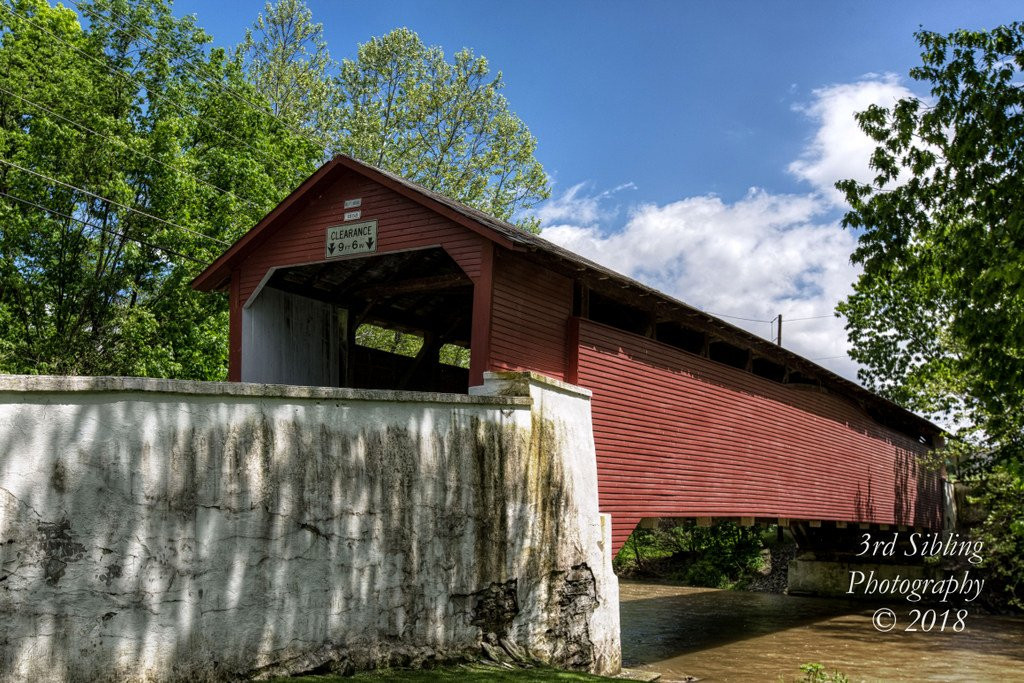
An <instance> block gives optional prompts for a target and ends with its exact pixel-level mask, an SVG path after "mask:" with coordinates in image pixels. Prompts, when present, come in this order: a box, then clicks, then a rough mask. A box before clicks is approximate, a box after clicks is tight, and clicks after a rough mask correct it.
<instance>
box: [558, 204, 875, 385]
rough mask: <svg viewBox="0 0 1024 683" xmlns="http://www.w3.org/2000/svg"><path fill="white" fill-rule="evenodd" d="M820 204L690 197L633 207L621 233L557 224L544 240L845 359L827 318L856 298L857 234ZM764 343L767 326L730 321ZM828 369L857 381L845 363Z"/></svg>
mask: <svg viewBox="0 0 1024 683" xmlns="http://www.w3.org/2000/svg"><path fill="white" fill-rule="evenodd" d="M829 208H830V207H829V205H828V203H827V202H824V201H823V200H821V199H820V198H818V197H816V196H813V195H772V194H769V193H767V192H764V191H763V190H757V189H752V190H750V191H749V192H748V193H747V195H746V196H745V197H744V198H743V199H741V200H739V201H738V202H735V203H731V204H729V203H725V202H723V201H722V200H721V199H719V198H718V197H714V196H702V197H691V198H688V199H684V200H681V201H678V202H673V203H671V204H667V205H664V206H656V205H643V206H640V207H638V208H636V209H635V210H634V211H633V213H632V215H631V217H630V218H629V220H628V222H627V223H626V225H625V226H623V227H622V228H621V229H620V230H616V231H614V232H612V233H609V234H603V233H602V232H601V231H600V229H599V228H598V227H596V226H573V225H558V226H552V227H550V228H546V229H545V230H544V231H543V233H541V236H542V237H544V238H546V239H549V240H551V241H552V242H556V243H557V244H560V245H562V246H564V247H566V248H568V249H571V250H573V251H575V252H577V253H579V254H582V255H584V256H586V257H588V258H590V259H592V260H594V261H597V262H599V263H602V264H604V265H606V266H608V267H610V268H613V269H615V270H617V271H619V272H622V273H625V274H627V275H630V276H632V277H635V278H637V279H639V280H641V281H643V282H645V283H647V284H649V285H651V286H652V287H655V288H657V289H659V290H661V291H664V292H666V293H668V294H671V295H672V296H675V297H677V298H679V299H681V300H683V301H686V302H687V303H689V304H691V305H695V306H698V307H700V308H702V309H704V310H706V311H709V312H712V313H719V314H725V315H737V316H742V317H745V318H754V319H758V320H763V321H768V320H770V319H772V318H774V317H775V316H776V315H777V314H778V313H780V312H782V313H783V342H784V345H785V346H786V347H787V348H789V349H791V350H793V351H796V352H797V353H800V354H801V355H804V356H806V357H808V358H822V357H832V356H844V355H845V353H846V349H847V346H846V335H845V332H844V331H843V323H842V321H840V320H837V319H835V318H832V317H828V318H817V319H814V320H793V321H792V322H786V320H787V319H792V318H808V317H812V316H820V315H827V314H830V313H831V312H832V309H833V308H834V307H835V304H836V302H837V301H839V299H841V298H843V297H845V296H846V295H847V294H848V293H849V291H850V285H851V283H852V282H853V280H854V278H855V277H856V270H855V268H854V267H853V266H852V265H851V264H850V262H849V255H850V252H851V251H852V249H853V247H854V243H855V240H854V238H853V236H852V235H850V234H849V233H848V232H846V231H844V230H843V229H842V228H841V227H840V226H839V225H838V224H837V223H836V222H835V221H830V220H828V219H827V218H826V216H827V214H828V213H829ZM727 321H728V322H730V323H732V324H734V325H737V326H738V327H743V328H745V329H747V330H749V331H751V332H754V333H756V334H759V335H761V336H763V337H769V336H770V335H771V329H770V325H769V324H768V323H767V322H749V321H743V320H735V319H727ZM821 364H822V365H825V366H826V367H829V368H831V369H833V370H834V371H836V372H840V373H841V374H843V375H845V376H847V377H851V378H853V377H854V376H855V375H856V367H855V366H854V365H853V363H852V362H851V361H849V360H847V359H845V358H840V359H830V360H829V361H824V360H823V361H821Z"/></svg>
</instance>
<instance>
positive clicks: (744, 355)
mask: <svg viewBox="0 0 1024 683" xmlns="http://www.w3.org/2000/svg"><path fill="white" fill-rule="evenodd" d="M708 356H709V357H710V358H711V360H713V361H717V362H719V363H723V364H725V365H729V366H731V367H734V368H739V369H740V370H746V369H747V362H748V360H749V358H750V353H749V352H748V351H747V350H746V349H741V348H739V347H738V346H733V345H732V344H728V343H726V342H714V343H712V344H711V346H710V348H709V350H708Z"/></svg>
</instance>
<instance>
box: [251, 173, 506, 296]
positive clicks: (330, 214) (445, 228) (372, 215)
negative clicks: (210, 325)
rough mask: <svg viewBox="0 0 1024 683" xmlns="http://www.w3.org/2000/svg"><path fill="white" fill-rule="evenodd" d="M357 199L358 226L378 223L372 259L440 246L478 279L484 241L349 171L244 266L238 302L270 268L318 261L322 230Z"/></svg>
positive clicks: (337, 221)
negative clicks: (367, 221) (376, 242)
mask: <svg viewBox="0 0 1024 683" xmlns="http://www.w3.org/2000/svg"><path fill="white" fill-rule="evenodd" d="M356 197H359V198H361V199H362V200H363V201H362V205H361V206H360V207H359V210H360V211H361V212H362V217H361V218H360V219H359V220H360V221H366V220H372V219H376V220H377V239H378V241H379V244H378V247H377V251H376V252H375V254H386V253H388V252H396V251H405V250H408V249H418V248H423V247H432V246H441V247H443V248H444V250H445V251H446V252H448V254H449V255H450V256H451V257H452V259H453V260H454V261H455V262H456V263H458V264H459V266H460V267H461V268H462V269H463V270H464V271H465V272H466V274H467V275H468V276H469V277H470V278H472V279H473V280H474V282H475V281H476V280H477V278H479V276H480V270H481V249H482V246H483V244H484V243H485V242H486V240H485V239H484V238H483V237H481V236H480V235H477V234H475V233H473V232H471V231H469V230H467V229H466V228H464V227H462V226H460V225H457V224H455V223H454V222H452V221H451V220H449V219H447V218H445V217H443V216H441V215H440V214H438V213H437V212H435V211H431V210H430V209H428V208H426V207H424V206H422V205H421V204H418V203H416V202H414V201H412V200H410V199H408V198H406V197H403V196H402V195H400V194H398V193H397V192H394V191H393V190H390V189H388V188H386V187H384V186H383V185H381V184H380V183H376V182H373V181H371V180H369V179H367V178H364V177H362V176H360V175H358V174H356V173H353V172H350V171H348V172H342V173H339V176H338V177H337V179H335V180H333V181H332V182H330V183H329V184H327V185H326V186H325V187H324V190H323V192H322V193H321V194H320V195H319V197H318V198H317V199H316V201H311V202H309V203H308V204H307V205H306V206H305V207H304V208H303V209H301V210H300V211H299V212H297V213H296V215H295V216H294V217H292V218H291V219H290V220H288V221H287V222H285V223H284V224H282V225H281V226H280V227H278V228H276V229H275V230H274V232H273V233H272V234H271V235H269V236H268V237H267V238H266V239H265V240H264V241H263V242H262V243H261V244H260V245H259V246H258V247H256V248H255V249H254V250H253V251H252V252H251V253H250V255H249V257H248V258H246V259H245V260H244V262H243V263H242V264H241V268H240V271H241V272H240V282H239V296H241V298H242V301H243V302H245V301H247V300H248V298H249V296H250V295H251V294H252V292H253V291H254V290H255V289H256V288H257V287H258V286H259V284H260V282H261V281H262V280H263V278H264V276H265V275H266V274H267V272H268V271H269V270H270V269H271V268H273V267H282V266H290V265H299V264H303V263H316V262H319V261H323V260H324V245H325V242H326V237H325V234H326V230H327V228H329V227H331V226H334V225H340V224H341V223H342V218H343V215H344V213H345V208H344V200H346V199H354V198H356ZM353 222H356V221H353ZM375 254H374V255H375ZM369 255H370V254H360V255H358V256H352V257H349V258H360V257H361V256H369Z"/></svg>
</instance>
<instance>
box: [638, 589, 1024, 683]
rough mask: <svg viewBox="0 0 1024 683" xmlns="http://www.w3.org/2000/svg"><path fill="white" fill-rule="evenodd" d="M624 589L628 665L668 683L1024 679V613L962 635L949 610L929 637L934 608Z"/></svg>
mask: <svg viewBox="0 0 1024 683" xmlns="http://www.w3.org/2000/svg"><path fill="white" fill-rule="evenodd" d="M620 591H621V603H620V605H621V607H620V616H621V621H622V660H623V661H622V664H623V666H625V667H630V668H634V669H644V670H650V671H657V672H660V673H661V674H662V678H661V681H662V683H672V682H674V681H685V680H688V679H687V678H686V677H687V676H693V677H694V678H696V679H699V680H702V681H708V682H712V681H770V682H777V681H780V680H782V681H798V680H800V679H801V678H802V674H801V672H800V665H801V664H803V663H806V662H819V663H821V664H823V665H824V666H825V667H826V669H827V670H828V671H832V670H839V671H841V672H843V673H845V674H846V675H847V676H849V677H850V681H970V682H971V683H975V682H977V681H1024V619H1022V618H1018V617H1001V616H992V615H985V614H967V615H966V616H965V617H964V619H963V628H962V630H959V631H956V630H954V627H958V626H959V625H958V624H956V619H957V616H958V615H957V614H956V611H957V610H956V608H953V610H952V611H951V613H950V614H949V615H948V616H947V619H946V628H945V631H940V625H941V622H942V614H941V613H942V612H943V611H944V610H945V609H947V607H945V606H942V607H939V608H938V610H937V612H936V616H937V619H936V621H935V625H934V626H931V627H930V631H929V632H924V631H922V630H918V631H917V632H908V631H906V630H905V629H906V627H907V626H909V625H910V624H911V620H912V618H913V615H911V614H910V610H912V609H918V610H921V611H925V610H928V609H934V607H932V606H927V605H913V604H910V603H903V604H894V603H891V604H888V605H871V604H865V603H864V602H851V601H846V600H835V599H825V598H807V597H797V596H790V595H775V594H771V593H747V592H742V591H723V590H713V589H707V588H685V587H680V586H667V585H660V584H650V583H640V582H631V581H622V582H621V584H620ZM882 606H887V607H891V608H892V609H893V610H894V611H895V614H896V618H897V626H896V628H894V629H893V630H892V631H890V632H888V633H880V632H879V631H877V630H876V629H875V627H874V626H873V625H872V615H873V613H874V612H875V610H876V609H877V608H879V607H882ZM883 621H884V620H883ZM929 621H930V618H929V617H928V616H926V617H925V624H924V625H922V624H921V623H918V624H917V625H916V626H917V628H918V629H921V628H923V626H928V622H929ZM689 680H693V679H689Z"/></svg>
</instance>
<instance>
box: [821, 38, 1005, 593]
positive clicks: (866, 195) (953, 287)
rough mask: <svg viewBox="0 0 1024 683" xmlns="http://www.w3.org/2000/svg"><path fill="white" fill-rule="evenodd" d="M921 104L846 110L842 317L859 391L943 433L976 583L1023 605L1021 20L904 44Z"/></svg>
mask: <svg viewBox="0 0 1024 683" xmlns="http://www.w3.org/2000/svg"><path fill="white" fill-rule="evenodd" d="M916 36H917V39H918V42H919V43H920V45H921V48H922V53H921V59H922V63H921V65H920V66H918V67H916V68H914V69H912V70H911V72H910V74H911V76H912V77H913V78H914V79H916V80H918V81H921V82H923V83H925V84H927V86H928V88H929V91H930V96H929V97H928V99H926V100H925V99H917V98H907V99H902V100H900V101H898V102H897V103H895V104H894V105H893V106H892V107H888V108H886V107H878V106H875V107H871V108H869V109H868V110H867V111H864V112H862V113H860V114H858V116H857V118H858V121H859V123H860V126H861V128H862V129H863V130H864V131H865V132H866V133H867V134H868V135H869V136H871V137H872V138H873V139H874V140H875V141H876V142H877V143H878V144H877V147H876V149H875V151H874V154H873V156H872V158H871V164H872V167H873V168H874V170H875V172H876V176H875V178H874V181H873V182H872V183H868V184H861V183H857V182H855V181H853V180H846V181H843V182H840V183H838V184H837V187H838V188H840V189H841V190H843V191H844V192H845V194H846V198H847V201H848V202H849V203H850V206H851V210H850V211H849V212H848V213H847V214H846V216H845V219H844V224H845V225H846V226H847V227H851V228H859V229H863V233H862V234H861V236H860V241H859V245H858V248H857V250H856V251H855V253H854V256H853V258H854V261H856V262H858V263H860V264H862V265H863V266H864V272H863V275H861V277H860V278H859V280H858V281H857V283H856V285H855V288H854V293H853V294H852V295H851V296H850V297H849V298H848V299H847V300H846V301H845V302H843V303H842V304H841V305H840V306H839V310H840V311H841V312H842V313H844V314H845V315H846V318H847V321H848V322H847V330H848V332H849V335H850V340H851V342H852V346H853V351H852V353H851V355H852V356H853V357H854V358H855V359H856V360H858V361H860V362H861V363H862V364H863V365H864V367H865V370H864V371H863V372H862V374H861V377H862V379H864V380H865V381H866V383H867V384H868V385H869V386H870V387H872V388H873V389H875V390H877V391H880V392H881V393H883V394H886V395H888V396H889V397H891V398H893V399H895V400H896V401H898V402H900V403H902V404H904V405H906V406H908V407H910V408H912V409H916V410H918V411H921V412H927V413H932V414H935V415H939V416H944V417H945V418H947V419H948V420H949V421H950V422H951V423H952V424H955V425H956V427H957V430H956V434H954V440H953V442H952V444H951V445H952V448H951V449H950V450H949V451H948V453H951V454H954V455H956V454H964V453H966V454H967V455H968V457H967V458H963V459H955V458H954V459H953V460H952V462H951V464H953V465H954V468H953V474H954V475H956V476H960V477H962V478H967V479H968V480H971V485H972V486H973V487H974V488H975V489H976V490H978V491H980V492H981V493H980V494H979V497H978V500H979V501H980V502H981V504H982V505H983V506H985V509H986V511H987V515H988V517H987V519H985V520H984V522H983V523H982V524H981V525H980V527H979V529H978V531H977V534H978V537H979V538H980V539H982V540H983V542H984V544H985V564H986V566H987V567H988V570H989V572H990V575H989V576H990V578H991V579H992V580H991V581H990V583H991V584H992V585H993V587H994V590H998V591H999V593H1000V595H1001V599H1002V602H1003V604H1006V605H1011V606H1015V607H1017V608H1018V609H1020V608H1022V607H1024V604H1022V602H1021V600H1022V597H1021V596H1022V588H1021V587H1022V586H1024V564H1022V563H1021V561H1020V551H1021V548H1024V509H1022V507H1021V503H1022V500H1024V498H1022V492H1024V147H1022V141H1024V89H1022V86H1021V76H1022V71H1024V24H1020V23H1014V24H1011V25H1008V26H1000V27H998V28H996V29H994V30H992V31H988V32H981V31H965V30H960V31H956V32H954V33H951V34H948V35H941V34H938V33H932V32H929V31H920V32H918V33H917V34H916Z"/></svg>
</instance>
